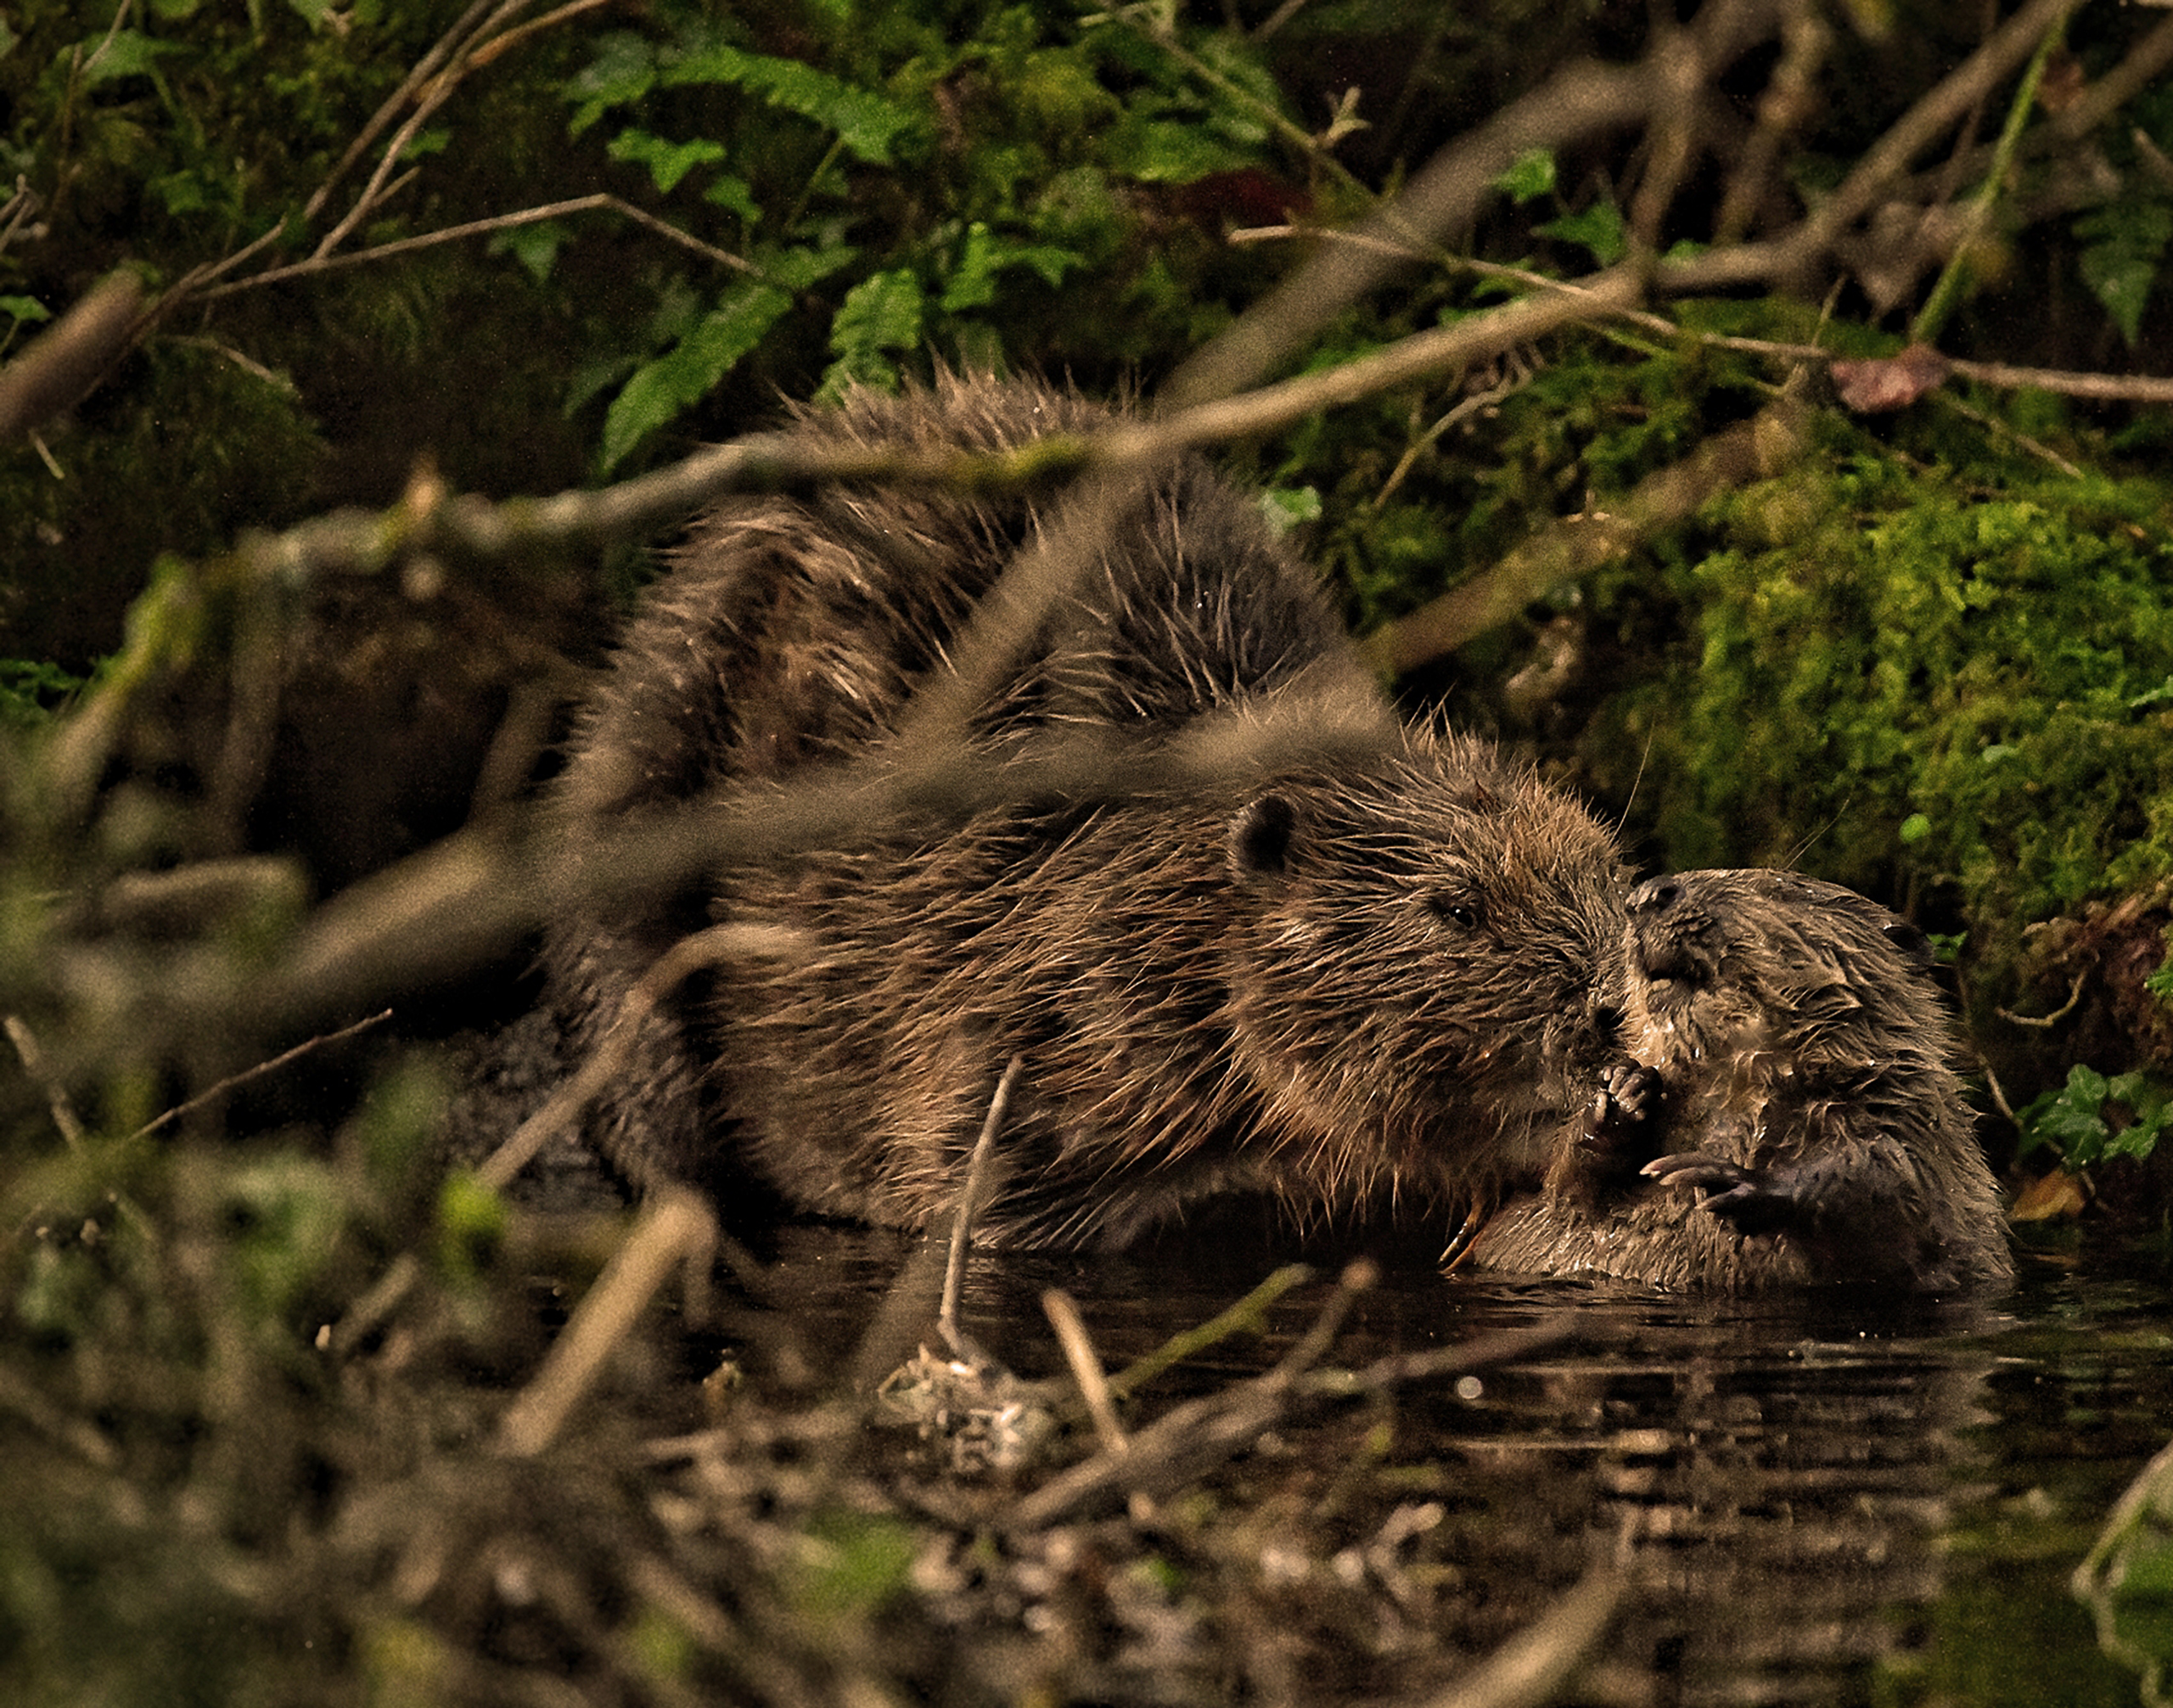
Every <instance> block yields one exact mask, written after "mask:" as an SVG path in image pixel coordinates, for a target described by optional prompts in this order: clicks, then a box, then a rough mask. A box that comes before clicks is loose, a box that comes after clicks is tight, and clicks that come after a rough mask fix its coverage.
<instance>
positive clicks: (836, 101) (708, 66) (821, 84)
mask: <svg viewBox="0 0 2173 1708" xmlns="http://www.w3.org/2000/svg"><path fill="white" fill-rule="evenodd" d="M663 81H664V82H665V84H666V85H667V86H674V85H683V84H688V83H723V84H727V85H728V86H730V87H734V88H740V89H746V90H749V91H750V92H752V93H755V94H759V95H761V97H763V98H765V99H766V100H767V101H768V102H769V103H770V104H772V106H778V107H783V109H784V110H786V111H787V112H791V113H797V114H799V115H800V116H801V117H802V118H805V119H812V120H813V121H815V122H816V123H817V124H818V125H822V126H826V127H827V128H828V129H830V130H832V131H834V132H837V137H838V141H839V143H841V144H843V145H844V147H845V150H846V152H848V153H849V154H851V155H853V156H854V157H855V158H856V159H857V160H863V161H865V162H866V163H867V164H868V165H869V166H889V165H890V163H891V160H890V145H891V144H892V143H894V142H895V141H896V139H897V138H898V136H899V135H900V134H901V132H905V131H907V130H910V129H911V128H912V123H913V118H912V114H911V113H909V112H907V110H905V109H904V108H903V107H901V106H900V105H898V104H897V103H896V102H895V101H893V100H891V99H890V98H889V97H888V96H886V95H879V94H877V93H875V92H874V91H873V90H871V89H861V88H856V87H854V86H853V85H852V84H851V83H848V82H845V81H843V80H842V79H839V78H837V77H834V76H831V75H830V74H829V73H828V72H827V71H818V70H816V69H815V67H814V66H812V65H804V64H802V63H801V62H800V60H798V59H777V58H774V57H772V55H770V54H767V53H742V52H741V51H740V50H739V49H738V48H727V47H726V46H724V45H723V44H722V42H714V43H711V44H710V45H709V46H707V47H704V48H699V49H697V50H696V51H694V52H693V53H688V54H687V55H686V56H685V57H683V58H682V59H677V60H676V61H674V62H673V63H672V64H671V65H668V66H666V67H665V70H664V73H663Z"/></svg>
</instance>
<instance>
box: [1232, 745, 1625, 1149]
mask: <svg viewBox="0 0 2173 1708" xmlns="http://www.w3.org/2000/svg"><path fill="white" fill-rule="evenodd" d="M1230 859H1231V864H1232V868H1233V870H1234V872H1235V874H1236V875H1237V878H1238V883H1239V885H1240V888H1241V889H1242V890H1243V891H1245V892H1247V894H1248V896H1249V901H1250V903H1251V905H1249V907H1244V908H1242V909H1241V910H1240V912H1239V914H1238V922H1237V924H1235V925H1234V926H1233V928H1232V932H1231V934H1230V937H1229V939H1228V941H1227V943H1226V956H1227V962H1226V970H1225V977H1226V980H1227V988H1228V990H1229V992H1230V996H1229V1001H1230V1004H1231V1016H1230V1018H1231V1031H1232V1043H1233V1048H1234V1051H1235V1053H1236V1055H1237V1058H1238V1065H1239V1067H1240V1070H1241V1071H1243V1072H1244V1073H1245V1074H1247V1075H1248V1076H1249V1077H1250V1078H1251V1080H1252V1081H1253V1083H1254V1085H1255V1088H1256V1090H1257V1091H1258V1093H1260V1094H1261V1096H1262V1097H1263V1098H1264V1099H1265V1100H1266V1104H1268V1106H1269V1108H1270V1110H1271V1116H1270V1121H1269V1125H1270V1126H1272V1127H1273V1128H1274V1129H1275V1130H1277V1131H1280V1132H1288V1133H1291V1134H1295V1135H1300V1136H1306V1137H1309V1138H1310V1139H1311V1142H1313V1143H1317V1144H1319V1145H1321V1146H1322V1147H1323V1148H1331V1147H1332V1148H1334V1149H1335V1150H1336V1151H1338V1152H1339V1153H1340V1155H1338V1156H1335V1157H1331V1158H1330V1159H1329V1160H1330V1161H1331V1162H1335V1163H1340V1164H1345V1165H1347V1167H1348V1169H1349V1170H1350V1171H1356V1172H1365V1171H1367V1170H1369V1169H1375V1168H1379V1167H1383V1166H1385V1167H1386V1168H1387V1169H1388V1170H1389V1171H1390V1183H1394V1182H1395V1181H1399V1180H1402V1179H1406V1178H1412V1177H1420V1176H1428V1175H1431V1176H1435V1177H1438V1176H1439V1174H1440V1171H1441V1166H1442V1161H1443V1155H1442V1153H1443V1152H1444V1151H1445V1150H1446V1151H1449V1152H1451V1153H1461V1155H1460V1156H1459V1157H1458V1158H1457V1160H1458V1161H1459V1162H1460V1163H1461V1164H1462V1165H1463V1166H1464V1167H1465V1168H1466V1169H1467V1170H1468V1172H1469V1173H1470V1174H1471V1175H1472V1176H1474V1177H1477V1178H1479V1179H1482V1180H1483V1179H1485V1178H1488V1177H1491V1178H1494V1179H1497V1180H1499V1179H1508V1178H1510V1177H1514V1176H1516V1175H1518V1174H1519V1173H1522V1172H1524V1171H1526V1170H1528V1169H1530V1168H1531V1167H1532V1166H1535V1165H1537V1164H1539V1163H1540V1162H1541V1161H1542V1160H1543V1158H1544V1156H1545V1155H1546V1154H1547V1150H1548V1149H1549V1146H1550V1144H1551V1143H1552V1141H1553V1136H1554V1134H1555V1132H1556V1130H1557V1129H1558V1126H1559V1124H1560V1122H1561V1121H1562V1119H1563V1116H1564V1111H1565V1110H1569V1108H1571V1107H1573V1106H1574V1105H1575V1104H1576V1103H1577V1102H1578V1101H1580V1100H1581V1098H1584V1097H1585V1096H1587V1095H1588V1094H1589V1086H1590V1082H1591V1081H1592V1078H1593V1077H1594V1076H1596V1075H1597V1073H1598V1072H1599V1070H1601V1067H1602V1065H1603V1064H1604V1063H1606V1062H1607V1061H1609V1060H1610V1059H1614V1058H1615V1057H1616V1056H1617V1055H1618V1054H1619V1049H1620V1044H1619V1040H1618V1034H1619V1032H1620V1025H1621V1020H1622V1003H1623V1001H1624V989H1625V982H1626V969H1625V966H1624V941H1625V940H1624V929H1623V927H1624V899H1625V896H1626V891H1627V890H1628V881H1627V879H1626V875H1625V874H1624V872H1623V868H1622V866H1621V862H1620V855H1619V854H1618V852H1617V851H1616V848H1615V846H1614V840H1613V839H1612V838H1611V837H1610V836H1609V834H1607V832H1606V831H1605V830H1604V829H1602V828H1601V827H1600V826H1599V825H1598V824H1597V823H1595V822H1594V821H1593V820H1592V817H1590V816H1589V815H1588V814H1586V812H1584V811H1582V809H1581V808H1580V807H1578V806H1576V805H1575V802H1573V801H1569V800H1568V799H1567V798H1566V797H1564V795H1561V794H1560V793H1559V792H1558V791H1556V790H1554V789H1550V788H1548V787H1547V786H1546V785H1545V784H1542V783H1541V781H1540V780H1539V779H1538V778H1536V776H1534V775H1533V774H1531V773H1530V772H1528V771H1520V770H1518V769H1515V768H1513V767H1510V766H1508V765H1506V764H1504V763H1502V761H1500V760H1498V759H1497V758H1496V757H1495V756H1494V754H1493V752H1492V750H1491V749H1490V748H1487V747H1485V745H1483V744H1479V743H1476V742H1473V741H1470V740H1468V739H1461V738H1455V737H1446V738H1438V739H1437V738H1432V737H1425V736H1416V735H1415V736H1414V737H1413V738H1412V741H1411V744H1410V746H1409V747H1408V749H1407V750H1406V751H1405V752H1404V753H1402V754H1401V755H1399V756H1397V757H1396V758H1395V759H1394V760H1392V761H1390V762H1388V763H1387V764H1384V765H1383V766H1380V767H1375V768H1371V769H1368V770H1367V771H1366V772H1364V773H1361V774H1356V775H1354V774H1351V773H1349V772H1343V773H1338V774H1336V775H1334V776H1328V775H1320V776H1317V777H1311V778H1294V779H1285V780H1284V781H1283V783H1281V784H1278V785H1277V787H1276V788H1275V789H1273V790H1272V792H1270V793H1268V794H1266V795H1262V796H1261V797H1260V798H1258V799H1256V800H1255V801H1253V802H1252V803H1251V804H1250V805H1249V806H1247V807H1246V808H1245V809H1244V811H1243V812H1241V813H1239V814H1238V818H1237V820H1236V822H1235V823H1234V825H1233V826H1232V831H1231V835H1230Z"/></svg>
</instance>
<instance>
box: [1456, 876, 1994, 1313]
mask: <svg viewBox="0 0 2173 1708" xmlns="http://www.w3.org/2000/svg"><path fill="white" fill-rule="evenodd" d="M1628 938H1629V960H1630V986H1629V1004H1628V1015H1629V1025H1628V1028H1627V1041H1628V1043H1629V1046H1630V1049H1631V1054H1632V1055H1633V1056H1634V1057H1635V1058H1636V1059H1637V1065H1631V1066H1629V1067H1624V1068H1618V1069H1616V1070H1614V1072H1613V1073H1612V1074H1611V1075H1610V1076H1609V1079H1608V1081H1607V1084H1606V1087H1605V1088H1604V1089H1603V1091H1602V1092H1601V1093H1600V1094H1599V1096H1598V1098H1597V1099H1596V1100H1595V1102H1594V1104H1592V1109H1591V1110H1590V1111H1589V1112H1588V1114H1587V1115H1586V1117H1585V1119H1584V1121H1583V1122H1582V1123H1581V1126H1579V1127H1578V1128H1576V1129H1575V1130H1573V1132H1572V1134H1571V1137H1570V1138H1569V1141H1568V1142H1567V1143H1564V1145H1563V1147H1562V1149H1561V1151H1560V1154H1559V1155H1558V1157H1557V1160H1556V1161H1555V1164H1554V1166H1553V1168H1552V1169H1551V1170H1550V1171H1549V1174H1548V1178H1547V1187H1546V1188H1545V1190H1544V1191H1543V1192H1541V1194H1537V1195H1536V1196H1534V1197H1530V1198H1527V1199H1525V1200H1522V1201H1520V1202H1519V1203H1517V1204H1515V1205H1512V1206H1511V1207H1510V1208H1509V1209H1508V1211H1505V1212H1504V1213H1503V1214H1502V1215H1501V1216H1497V1217H1496V1219H1495V1220H1494V1221H1493V1222H1491V1223H1490V1224H1489V1225H1488V1226H1487V1228H1486V1229H1485V1232H1484V1233H1482V1234H1481V1235H1480V1239H1479V1240H1478V1242H1477V1244H1476V1245H1475V1246H1474V1260H1475V1261H1477V1262H1479V1263H1480V1264H1482V1265H1485V1266H1486V1267H1492V1268H1497V1269H1519V1270H1527V1271H1533V1272H1538V1273H1548V1274H1566V1273H1577V1272H1580V1271H1583V1272H1587V1273H1603V1274H1609V1275H1617V1276H1621V1277H1625V1278H1630V1279H1636V1280H1642V1281H1647V1282H1650V1283H1653V1284H1656V1285H1660V1286H1666V1287H1680V1288H1695V1287H1720V1288H1731V1289H1743V1290H1751V1289H1760V1288H1766V1287H1774V1286H1788V1285H1794V1284H1805V1283H1818V1282H1858V1281H1864V1282H1877V1283H1882V1284H1894V1285H1902V1286H1907V1287H1912V1288H1917V1289H1923V1290H1925V1291H1929V1292H1949V1291H1954V1290H1957V1289H1966V1288H1971V1287H1977V1286H1982V1285H1985V1284H1991V1283H1997V1282H2002V1281H2005V1280H2007V1279H2008V1278H2010V1277H2011V1276H2012V1273H2013V1261H2012V1259H2011V1257H2010V1256H2009V1253H2008V1250H2007V1238H2006V1233H2005V1230H2004V1228H2003V1227H2002V1221H2001V1216H2000V1208H1999V1194H1998V1189H1997V1188H1996V1185H1995V1184H1994V1182H1993V1179H1992V1176H1991V1170H1990V1169H1989V1168H1987V1167H1986V1166H1985V1159H1984V1155H1983V1152H1982V1151H1981V1150H1980V1149H1979V1146H1978V1143H1977V1140H1976V1136H1975V1133H1974V1118H1973V1116H1972V1115H1971V1112H1970V1110H1969V1106H1968V1103H1967V1102H1966V1101H1965V1100H1964V1098H1963V1096H1962V1084H1961V1082H1960V1081H1959V1080H1958V1079H1957V1077H1956V1076H1955V1074H1954V1071H1953V1070H1952V1068H1951V1066H1950V1065H1949V1056H1950V1053H1951V1036H1950V1033H1949V1030H1948V1026H1947V1022H1946V1015H1945V1014H1944V1012H1943V1010H1942V1008H1941V1006H1940V1001H1939V997H1938V995H1937V993H1936V992H1935V990H1934V987H1933V986H1932V984H1931V981H1930V980H1929V978H1928V977H1927V976H1925V974H1926V970H1927V969H1928V968H1929V964H1930V961H1929V953H1928V951H1927V949H1926V946H1925V944H1924V941H1923V937H1922V935H1920V934H1919V933H1918V932H1917V931H1916V930H1915V928H1914V927H1912V926H1911V925H1909V924H1906V922H1905V921H1903V920H1901V919H1898V918H1897V917H1895V915H1894V914H1892V913H1889V912H1888V911H1887V910H1886V909H1885V908H1884V907H1879V906H1878V904H1877V903H1875V902H1871V901H1868V900H1867V899H1866V898H1865V897H1863V896H1858V895H1856V894H1855V893H1854V892H1853V891H1848V890H1845V889H1842V888H1841V887H1839V885H1833V884H1826V883H1821V882H1819V881H1817V880H1816V879H1809V878H1801V877H1797V876H1794V875H1793V874H1788V873H1783V872H1766V871H1743V872H1687V873H1682V874H1677V875H1676V876H1675V877H1672V878H1662V879H1654V880H1653V881H1652V882H1650V883H1648V884H1645V885H1642V886H1640V887H1639V888H1638V890H1637V891H1636V893H1635V894H1633V895H1632V896H1631V900H1630V924H1629V930H1628ZM1663 1152H1665V1153H1666V1154H1665V1155H1663V1154H1662V1153H1663ZM1684 1188H1689V1189H1690V1190H1691V1191H1693V1192H1694V1193H1695V1194H1697V1198H1696V1201H1695V1204H1694V1206H1693V1204H1692V1203H1691V1202H1690V1201H1689V1199H1688V1197H1687V1194H1686V1192H1685V1190H1684Z"/></svg>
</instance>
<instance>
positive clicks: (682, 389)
mask: <svg viewBox="0 0 2173 1708" xmlns="http://www.w3.org/2000/svg"><path fill="white" fill-rule="evenodd" d="M791 306H792V297H791V295H789V293H788V292H785V291H783V290H780V289H778V288H777V287H776V286H774V285H770V284H744V285H741V286H739V287H738V289H735V290H733V291H731V292H729V293H727V295H726V296H725V298H724V300H723V301H722V302H720V303H719V304H718V305H717V306H716V307H715V308H713V309H711V310H710V312H708V313H707V314H705V315H704V316H703V317H701V318H700V319H699V321H697V322H696V323H694V324H693V327H691V328H690V329H688V332H687V334H686V335H685V336H684V337H682V339H681V340H679V341H678V343H677V344H676V345H674V346H672V347H671V349H670V350H668V351H665V353H664V354H663V355H661V356H660V357H657V358H656V359H655V360H654V361H652V362H644V363H643V365H642V366H641V367H639V368H636V369H635V370H634V374H633V377H632V379H628V380H627V381H626V385H624V386H622V387H621V388H620V391H619V395H618V396H616V397H615V398H613V399H612V400H611V407H610V408H609V411H607V412H606V413H605V415H604V445H603V448H602V451H601V452H600V457H601V461H602V464H603V470H604V473H605V474H609V473H610V471H611V470H612V469H615V468H616V467H618V465H619V464H620V462H621V461H622V460H623V459H624V458H625V457H626V453H627V452H630V451H632V449H633V448H634V447H635V446H637V445H638V444H639V443H640V442H641V441H643V439H646V438H647V437H648V436H649V435H650V434H651V433H654V431H656V430H657V429H658V428H660V427H662V426H664V425H665V424H667V423H669V422H671V421H672V420H674V419H677V417H678V416H679V415H680V414H681V413H682V412H683V411H685V410H686V408H687V407H688V406H689V405H690V404H693V403H695V402H699V400H700V399H701V398H703V397H705V396H707V395H708V393H709V391H710V388H711V387H712V386H714V385H716V383H717V381H718V380H720V379H723V378H724V376H725V375H726V374H729V373H730V372H731V371H732V370H733V368H734V367H736V366H737V365H738V362H739V359H740V358H741V357H744V356H745V355H746V354H747V352H748V351H750V350H752V349H753V348H754V347H755V346H756V345H757V344H760V343H761V341H762V335H763V334H765V333H766V332H767V331H768V330H769V329H770V328H771V327H772V326H774V325H775V324H776V323H778V320H779V319H780V318H782V317H783V315H784V313H785V311H786V310H788V309H789V308H790V307H791Z"/></svg>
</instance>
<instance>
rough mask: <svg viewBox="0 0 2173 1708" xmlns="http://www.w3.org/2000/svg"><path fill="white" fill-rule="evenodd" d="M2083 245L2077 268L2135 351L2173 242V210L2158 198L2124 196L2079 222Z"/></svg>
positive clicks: (2090, 212) (2086, 215)
mask: <svg viewBox="0 0 2173 1708" xmlns="http://www.w3.org/2000/svg"><path fill="white" fill-rule="evenodd" d="M2075 235H2076V236H2077V237H2078V238H2080V239H2082V241H2083V249H2082V253H2081V254H2080V256H2078V257H2077V258H2076V265H2077V266H2078V267H2080V270H2081V272H2082V279H2083V283H2084V284H2086V285H2088V286H2089V287H2090V289H2091V294H2092V295H2094V296H2095V297H2097V301H2098V302H2099V303H2100V304H2101V305H2102V306H2103V308H2104V310H2105V312H2106V313H2107V314H2108V316H2109V317H2111V318H2112V322H2113V324H2114V325H2115V326H2117V327H2118V328H2120V335H2121V337H2123V338H2125V340H2127V341H2128V344H2129V346H2131V347H2132V346H2134V345H2135V343H2136V341H2137V339H2139V338H2140V337H2141V336H2142V316H2143V311H2144V309H2146V308H2147V307H2148V306H2149V305H2150V297H2151V292H2152V290H2153V288H2154V287H2155V285H2156V284H2157V282H2158V271H2159V262H2160V261H2162V260H2163V259H2164V258H2165V245H2166V243H2167V241H2168V239H2173V205H2169V204H2167V203H2166V202H2164V201H2161V200H2159V199H2156V198H2154V197H2123V198H2121V199H2119V200H2117V201H2111V202H2108V203H2106V204H2105V205H2103V206H2102V207H2097V208H2093V209H2092V210H2091V211H2089V212H2088V213H2086V214H2085V215H2083V216H2081V217H2080V219H2078V220H2076V221H2075Z"/></svg>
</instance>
